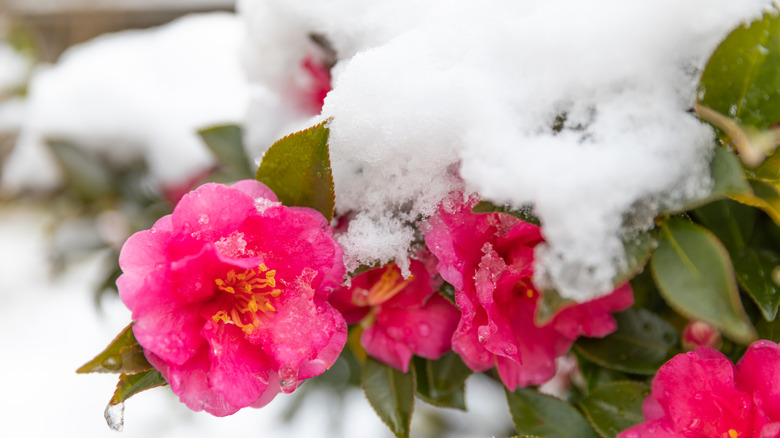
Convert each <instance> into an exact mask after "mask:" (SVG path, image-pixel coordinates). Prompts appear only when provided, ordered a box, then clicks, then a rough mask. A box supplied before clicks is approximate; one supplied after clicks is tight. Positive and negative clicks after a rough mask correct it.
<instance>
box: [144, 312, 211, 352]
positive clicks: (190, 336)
mask: <svg viewBox="0 0 780 438" xmlns="http://www.w3.org/2000/svg"><path fill="white" fill-rule="evenodd" d="M202 327H203V319H202V318H201V316H200V306H194V307H182V308H179V309H177V310H176V311H175V312H168V311H165V310H162V311H159V312H154V311H150V312H147V313H145V314H144V317H143V318H139V319H137V320H136V321H135V324H134V325H133V334H134V335H135V338H136V339H137V340H138V343H139V344H140V345H141V346H142V347H144V350H146V351H150V352H152V353H154V354H155V355H156V356H158V357H159V358H160V359H162V360H165V361H167V362H170V363H171V364H174V365H183V364H184V363H186V362H187V361H188V360H190V359H191V358H192V357H193V356H195V355H196V354H198V352H199V351H201V350H202V349H203V348H204V347H205V344H204V342H203V339H202V338H201V337H200V330H201V328H202Z"/></svg>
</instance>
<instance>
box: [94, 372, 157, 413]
mask: <svg viewBox="0 0 780 438" xmlns="http://www.w3.org/2000/svg"><path fill="white" fill-rule="evenodd" d="M167 384H168V382H166V381H165V379H164V378H163V376H162V374H160V372H159V371H157V370H155V369H151V370H148V371H143V372H140V373H137V374H122V375H121V376H119V382H118V383H117V384H116V390H115V391H114V396H113V397H111V401H109V402H108V404H109V405H116V404H119V403H122V402H124V401H125V400H127V399H128V398H130V397H132V396H134V395H136V394H138V393H139V392H141V391H146V390H147V389H152V388H157V387H158V386H164V385H167Z"/></svg>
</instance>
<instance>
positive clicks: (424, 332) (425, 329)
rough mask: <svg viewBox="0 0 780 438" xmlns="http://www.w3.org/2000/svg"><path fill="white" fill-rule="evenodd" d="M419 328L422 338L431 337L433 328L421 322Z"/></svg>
mask: <svg viewBox="0 0 780 438" xmlns="http://www.w3.org/2000/svg"><path fill="white" fill-rule="evenodd" d="M417 328H418V330H419V332H420V336H422V337H426V336H430V335H431V326H430V324H428V323H427V322H421V323H420V325H419V326H418V327H417Z"/></svg>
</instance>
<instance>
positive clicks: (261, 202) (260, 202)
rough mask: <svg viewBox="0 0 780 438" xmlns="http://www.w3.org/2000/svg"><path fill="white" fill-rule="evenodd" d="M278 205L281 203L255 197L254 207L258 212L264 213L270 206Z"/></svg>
mask: <svg viewBox="0 0 780 438" xmlns="http://www.w3.org/2000/svg"><path fill="white" fill-rule="evenodd" d="M279 205H282V203H281V202H278V201H272V200H270V199H268V198H263V197H260V198H255V209H256V210H257V212H258V213H264V212H265V211H266V210H268V209H269V208H270V207H276V206H279Z"/></svg>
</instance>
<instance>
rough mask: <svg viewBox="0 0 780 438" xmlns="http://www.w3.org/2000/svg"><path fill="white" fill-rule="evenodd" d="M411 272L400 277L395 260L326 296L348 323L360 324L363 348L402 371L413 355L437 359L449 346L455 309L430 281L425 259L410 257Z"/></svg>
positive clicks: (453, 327) (361, 275) (457, 315)
mask: <svg viewBox="0 0 780 438" xmlns="http://www.w3.org/2000/svg"><path fill="white" fill-rule="evenodd" d="M410 270H411V272H412V276H411V277H409V278H407V279H404V278H403V277H402V276H401V270H400V269H399V268H398V266H396V265H395V264H391V265H389V266H386V267H381V268H376V269H371V270H369V271H366V272H364V273H362V274H360V275H358V276H356V277H355V278H354V279H352V285H351V287H349V288H347V287H343V288H341V289H338V290H337V291H336V292H334V293H333V295H332V296H331V304H333V306H334V307H336V308H337V309H339V311H341V312H342V313H343V314H344V317H345V318H346V320H347V322H348V323H356V322H360V324H361V325H362V326H363V327H364V331H363V334H362V336H361V340H360V341H361V344H362V345H363V348H365V349H366V352H367V353H368V354H369V355H370V356H372V357H374V358H376V359H378V360H380V361H382V362H384V363H386V364H387V365H390V366H392V367H394V368H396V369H399V370H401V371H403V372H407V371H408V369H409V361H410V360H411V358H412V355H417V356H420V357H424V358H427V359H438V358H439V357H441V356H442V355H443V354H444V353H446V352H447V351H449V350H450V349H451V343H450V341H451V338H452V333H453V332H454V331H455V326H456V325H457V324H458V317H459V313H460V312H458V309H457V308H456V307H455V306H453V305H452V304H451V303H450V302H448V301H447V300H446V299H445V298H444V297H442V296H441V295H439V294H438V292H436V289H438V286H440V285H441V280H440V279H439V280H438V281H435V284H434V280H433V278H432V276H431V274H430V273H429V272H428V269H427V267H426V265H425V263H423V262H422V261H419V260H412V262H411V265H410Z"/></svg>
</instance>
